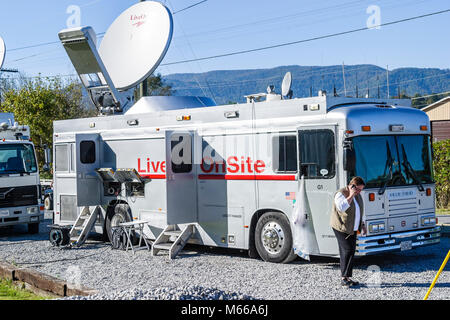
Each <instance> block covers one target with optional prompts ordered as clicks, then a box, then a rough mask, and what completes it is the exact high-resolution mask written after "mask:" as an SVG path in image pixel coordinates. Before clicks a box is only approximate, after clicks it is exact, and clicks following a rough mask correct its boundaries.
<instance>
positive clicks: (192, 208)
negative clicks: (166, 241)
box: [166, 131, 201, 225]
mask: <svg viewBox="0 0 450 320" xmlns="http://www.w3.org/2000/svg"><path fill="white" fill-rule="evenodd" d="M196 140H198V136H197V134H196V132H195V131H166V164H167V166H166V171H167V183H166V188H167V189H166V191H167V197H166V199H167V224H168V225H171V224H185V223H194V222H197V221H198V213H197V169H198V168H197V166H198V165H199V162H198V161H197V159H198V157H199V155H201V150H200V153H199V150H197V149H198V148H197V145H198V144H197V143H196ZM200 146H201V145H200Z"/></svg>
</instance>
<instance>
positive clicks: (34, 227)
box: [28, 223, 39, 234]
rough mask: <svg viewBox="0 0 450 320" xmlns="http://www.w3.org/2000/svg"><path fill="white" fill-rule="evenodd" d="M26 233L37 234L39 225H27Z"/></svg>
mask: <svg viewBox="0 0 450 320" xmlns="http://www.w3.org/2000/svg"><path fill="white" fill-rule="evenodd" d="M28 233H29V234H37V233H39V223H29V224H28Z"/></svg>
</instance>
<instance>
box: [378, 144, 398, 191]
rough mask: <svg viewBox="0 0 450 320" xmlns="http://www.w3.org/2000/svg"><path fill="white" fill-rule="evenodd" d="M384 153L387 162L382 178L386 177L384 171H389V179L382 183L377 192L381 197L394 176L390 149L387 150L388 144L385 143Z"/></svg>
mask: <svg viewBox="0 0 450 320" xmlns="http://www.w3.org/2000/svg"><path fill="white" fill-rule="evenodd" d="M386 152H387V160H386V165H385V166H384V172H383V177H384V176H385V175H386V169H389V179H386V180H385V181H384V182H383V185H382V186H381V188H380V190H378V194H379V195H382V194H384V192H385V191H386V187H387V184H388V182H389V181H392V178H393V176H394V173H393V169H392V167H393V165H394V159H393V158H392V154H391V149H390V148H389V143H388V142H387V141H386Z"/></svg>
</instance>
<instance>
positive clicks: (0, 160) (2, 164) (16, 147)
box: [0, 144, 37, 175]
mask: <svg viewBox="0 0 450 320" xmlns="http://www.w3.org/2000/svg"><path fill="white" fill-rule="evenodd" d="M34 172H37V164H36V158H35V156H34V148H33V146H32V145H31V144H0V175H4V174H17V173H34Z"/></svg>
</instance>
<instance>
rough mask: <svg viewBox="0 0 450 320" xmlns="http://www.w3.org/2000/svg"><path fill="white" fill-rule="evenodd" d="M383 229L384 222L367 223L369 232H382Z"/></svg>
mask: <svg viewBox="0 0 450 320" xmlns="http://www.w3.org/2000/svg"><path fill="white" fill-rule="evenodd" d="M384 231H385V224H384V222H382V223H371V224H369V232H371V233H377V232H384Z"/></svg>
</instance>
